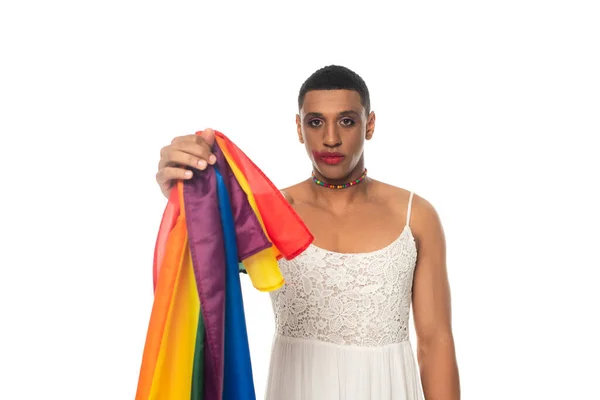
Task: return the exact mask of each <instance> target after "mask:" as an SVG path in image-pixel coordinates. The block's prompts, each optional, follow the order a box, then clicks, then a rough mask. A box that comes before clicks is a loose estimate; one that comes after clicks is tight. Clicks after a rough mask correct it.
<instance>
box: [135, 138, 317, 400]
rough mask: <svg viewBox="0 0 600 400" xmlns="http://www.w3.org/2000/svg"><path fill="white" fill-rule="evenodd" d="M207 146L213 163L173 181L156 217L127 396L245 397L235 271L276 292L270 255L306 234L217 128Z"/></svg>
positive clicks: (294, 247)
mask: <svg viewBox="0 0 600 400" xmlns="http://www.w3.org/2000/svg"><path fill="white" fill-rule="evenodd" d="M200 133H201V132H197V134H200ZM213 152H214V154H215V156H216V157H217V162H216V164H215V165H214V166H213V167H209V168H207V169H206V170H204V171H199V170H197V171H195V174H194V177H193V178H192V179H190V180H187V181H181V182H178V183H177V185H176V187H174V188H173V190H172V191H171V195H170V197H169V201H168V204H167V207H166V209H165V211H164V213H163V216H162V220H161V223H160V227H159V231H158V236H157V240H156V245H155V249H154V265H153V283H154V303H153V306H152V313H151V315H150V323H149V326H148V333H147V336H146V343H145V347H144V353H143V357H142V365H141V369H140V376H139V380H138V386H137V393H136V400H149V399H152V400H180V399H181V400H183V399H186V400H187V399H191V400H221V399H223V400H234V399H235V400H254V399H255V398H256V397H255V392H254V383H253V378H252V366H251V362H250V351H249V346H248V336H247V332H246V321H245V316H244V304H243V299H242V291H241V285H240V275H239V273H240V271H242V272H245V273H247V274H248V276H249V277H250V279H251V281H252V284H253V286H254V287H255V288H256V289H257V290H260V291H264V292H268V291H273V290H276V289H278V288H280V287H281V286H282V285H283V284H284V280H283V276H282V275H281V272H280V271H279V266H278V263H277V260H278V259H279V258H281V257H284V258H286V259H292V258H294V257H296V256H297V255H298V254H300V253H301V252H302V251H304V250H305V249H306V248H307V247H308V245H309V244H310V243H311V242H312V240H313V236H312V235H311V234H310V232H309V231H308V229H307V228H306V226H305V225H304V223H303V222H302V221H301V219H300V218H299V217H298V215H297V214H296V213H295V211H294V210H293V209H292V208H291V206H290V205H289V204H288V203H287V201H286V200H285V198H284V197H283V195H282V194H281V193H280V192H279V190H277V188H276V187H275V186H274V185H273V184H272V182H271V181H269V179H268V178H267V177H266V176H265V175H264V174H263V173H262V172H261V171H260V169H259V168H258V167H257V166H256V165H255V164H254V163H253V162H252V161H251V160H250V159H249V158H248V157H247V156H246V155H245V154H244V153H243V152H242V151H241V150H240V149H239V148H238V147H237V146H236V145H235V144H234V143H233V142H231V141H230V140H229V139H228V138H227V137H226V136H225V135H223V134H222V133H221V132H215V145H214V148H213Z"/></svg>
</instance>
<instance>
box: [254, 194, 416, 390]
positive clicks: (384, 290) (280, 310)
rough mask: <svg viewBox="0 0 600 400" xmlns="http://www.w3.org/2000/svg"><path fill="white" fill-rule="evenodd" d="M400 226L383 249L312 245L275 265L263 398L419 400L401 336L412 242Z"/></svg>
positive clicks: (407, 303)
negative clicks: (279, 280) (279, 278)
mask: <svg viewBox="0 0 600 400" xmlns="http://www.w3.org/2000/svg"><path fill="white" fill-rule="evenodd" d="M412 199H413V193H411V194H410V199H409V203H408V212H407V219H406V225H405V227H404V230H403V231H402V233H401V234H400V236H399V237H398V238H397V239H396V240H394V242H393V243H391V244H389V245H388V246H386V247H385V248H383V249H380V250H377V251H373V252H368V253H337V252H333V251H328V250H325V249H321V248H319V247H316V246H314V245H311V246H309V248H308V249H307V250H306V251H305V252H304V253H302V254H300V255H299V256H298V257H296V258H295V259H293V260H291V261H287V260H284V259H282V260H280V264H279V265H280V268H281V272H282V274H283V276H284V278H285V281H286V284H285V285H284V286H283V287H282V288H281V289H279V290H277V291H274V292H272V293H271V300H272V304H273V310H274V312H275V322H276V333H275V337H274V340H273V347H272V353H271V361H270V370H269V378H268V382H267V392H266V399H267V400H338V399H339V400H342V399H343V400H422V399H423V395H422V391H421V383H420V378H419V373H418V368H417V363H416V359H415V357H414V353H413V350H412V346H411V342H410V339H409V331H408V326H409V313H410V306H411V298H412V283H413V274H414V269H415V265H416V260H417V249H416V244H415V241H414V238H413V235H412V231H411V229H410V225H409V222H410V211H411V205H412Z"/></svg>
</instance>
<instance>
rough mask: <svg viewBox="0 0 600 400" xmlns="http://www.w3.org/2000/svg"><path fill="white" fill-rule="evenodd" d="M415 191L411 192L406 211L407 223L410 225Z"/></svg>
mask: <svg viewBox="0 0 600 400" xmlns="http://www.w3.org/2000/svg"><path fill="white" fill-rule="evenodd" d="M413 195H414V193H413V192H410V197H409V199H408V212H407V213H406V225H407V226H408V225H410V212H411V210H412V201H413Z"/></svg>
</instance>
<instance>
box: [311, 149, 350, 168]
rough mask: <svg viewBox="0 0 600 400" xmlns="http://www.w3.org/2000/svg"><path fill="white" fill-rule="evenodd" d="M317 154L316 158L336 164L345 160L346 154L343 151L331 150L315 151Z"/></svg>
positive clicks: (326, 162)
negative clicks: (335, 151)
mask: <svg viewBox="0 0 600 400" xmlns="http://www.w3.org/2000/svg"><path fill="white" fill-rule="evenodd" d="M313 155H314V156H315V160H321V161H323V162H324V163H325V164H330V165H335V164H339V163H341V162H342V161H343V160H344V155H343V154H342V153H334V152H329V151H324V152H317V151H315V152H313Z"/></svg>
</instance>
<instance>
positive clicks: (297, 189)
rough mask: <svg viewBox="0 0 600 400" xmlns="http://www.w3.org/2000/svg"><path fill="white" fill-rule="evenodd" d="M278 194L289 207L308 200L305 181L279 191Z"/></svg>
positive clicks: (308, 194)
mask: <svg viewBox="0 0 600 400" xmlns="http://www.w3.org/2000/svg"><path fill="white" fill-rule="evenodd" d="M280 192H281V194H282V195H283V197H285V199H286V200H287V202H288V203H289V204H290V205H295V204H298V203H303V202H306V201H307V199H308V198H310V192H309V191H308V185H307V182H306V181H303V182H299V183H297V184H295V185H292V186H289V187H286V188H284V189H280Z"/></svg>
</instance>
